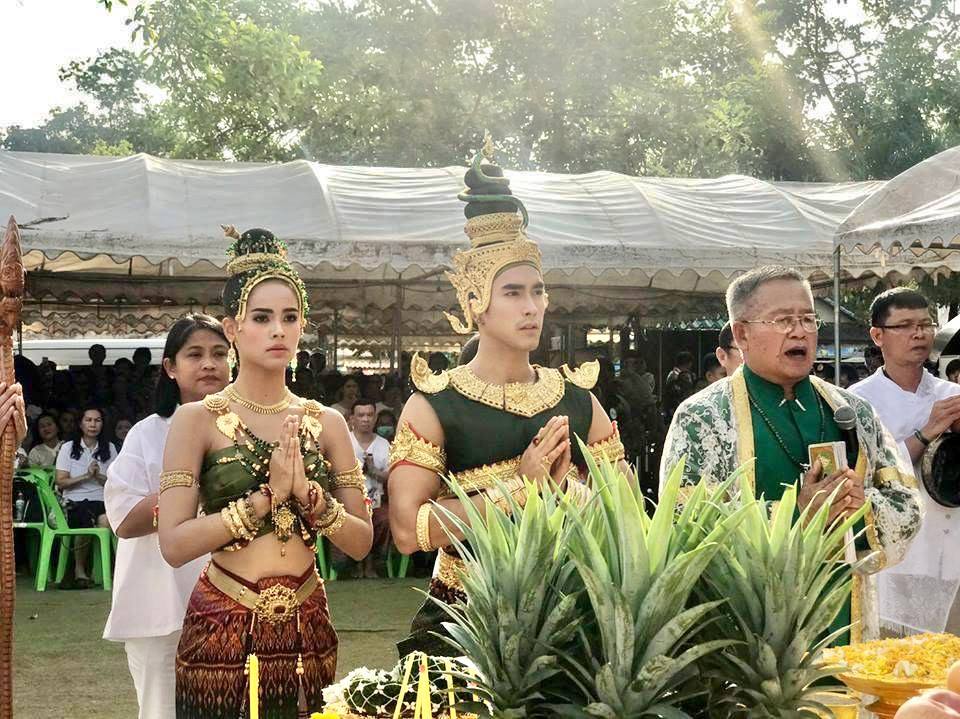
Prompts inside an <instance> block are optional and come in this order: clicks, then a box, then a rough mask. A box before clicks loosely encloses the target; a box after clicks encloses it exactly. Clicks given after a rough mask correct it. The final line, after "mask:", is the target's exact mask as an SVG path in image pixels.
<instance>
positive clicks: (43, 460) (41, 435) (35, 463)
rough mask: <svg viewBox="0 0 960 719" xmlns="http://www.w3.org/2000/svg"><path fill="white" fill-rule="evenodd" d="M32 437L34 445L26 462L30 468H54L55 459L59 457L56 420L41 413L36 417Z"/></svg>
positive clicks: (59, 443) (60, 443)
mask: <svg viewBox="0 0 960 719" xmlns="http://www.w3.org/2000/svg"><path fill="white" fill-rule="evenodd" d="M33 436H34V438H35V439H36V443H35V444H34V445H33V447H32V448H31V449H30V454H28V455H27V462H28V464H29V465H30V466H31V467H54V466H56V464H57V457H59V456H60V446H61V445H62V444H63V442H61V441H60V428H59V427H58V426H57V418H56V417H54V416H53V415H52V414H50V413H49V412H43V413H42V414H40V416H38V417H37V421H36V422H34V425H33Z"/></svg>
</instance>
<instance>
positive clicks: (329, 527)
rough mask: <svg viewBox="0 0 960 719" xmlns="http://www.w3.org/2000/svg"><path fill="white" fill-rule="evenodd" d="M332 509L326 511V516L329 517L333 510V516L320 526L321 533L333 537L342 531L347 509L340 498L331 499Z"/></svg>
mask: <svg viewBox="0 0 960 719" xmlns="http://www.w3.org/2000/svg"><path fill="white" fill-rule="evenodd" d="M330 507H331V509H329V510H327V511H326V512H324V513H323V514H324V517H327V516H328V515H329V514H330V513H331V512H332V513H333V517H332V518H331V519H329V520H328V521H326V522H323V523H322V524H321V526H320V534H321V535H322V536H324V537H332V536H333V535H334V534H336V533H337V532H339V531H340V527H342V526H343V521H344V520H345V519H346V517H347V510H346V509H345V508H344V506H343V502H341V501H340V500H339V499H331V501H330Z"/></svg>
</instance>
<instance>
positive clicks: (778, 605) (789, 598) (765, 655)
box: [679, 475, 868, 719]
mask: <svg viewBox="0 0 960 719" xmlns="http://www.w3.org/2000/svg"><path fill="white" fill-rule="evenodd" d="M739 481H740V484H741V486H740V491H739V495H740V498H741V499H740V501H739V507H740V509H739V510H733V506H734V505H728V506H727V507H723V506H722V505H720V504H717V505H716V506H717V507H718V508H719V510H720V511H721V513H723V512H729V511H743V510H746V514H745V517H744V521H743V522H742V523H740V524H739V525H738V527H737V530H736V531H735V533H734V534H733V535H732V536H731V537H730V539H731V541H728V542H726V543H725V545H724V546H723V548H722V549H721V551H720V552H718V553H717V554H716V556H715V557H714V560H713V561H712V562H711V563H710V564H709V566H708V567H707V568H706V571H705V572H704V574H703V581H702V582H701V583H700V584H699V587H698V592H697V593H698V598H699V599H700V601H711V600H718V599H720V598H724V599H726V600H727V601H726V602H725V603H724V604H723V605H720V606H718V609H717V612H716V615H717V616H716V618H717V621H716V623H714V624H713V625H712V626H711V628H710V634H711V635H712V636H714V637H736V638H738V639H739V640H740V641H739V642H738V643H736V644H734V645H731V646H729V647H727V648H726V649H725V650H724V651H723V652H721V653H718V654H716V655H713V656H712V657H709V658H708V659H707V661H705V662H704V663H703V665H704V671H705V672H706V673H707V674H708V675H709V676H710V677H711V678H712V680H713V681H712V686H713V688H714V690H715V691H714V692H712V696H711V697H710V698H709V707H708V709H707V711H706V714H705V715H706V716H710V717H730V718H731V719H734V718H740V717H744V718H745V717H750V718H751V719H767V718H770V719H788V718H789V719H793V718H794V717H810V718H811V719H812V718H814V717H819V716H829V715H830V714H829V710H827V709H826V707H824V706H823V705H821V704H820V703H818V702H817V701H816V697H815V695H816V694H817V693H819V692H822V691H824V689H826V688H829V687H825V686H823V685H822V684H821V682H822V681H823V680H826V679H828V678H829V677H831V676H833V675H835V674H836V672H837V667H830V666H826V665H825V663H824V662H823V658H822V653H823V650H824V649H825V648H826V647H827V646H829V644H830V643H831V642H832V641H834V640H835V639H836V638H837V637H838V636H840V635H841V634H842V633H843V632H844V631H845V628H844V629H840V630H837V631H834V632H829V628H830V625H831V623H832V622H833V620H834V618H835V617H836V616H837V614H838V613H839V611H840V610H841V608H842V607H843V605H844V603H845V602H846V601H847V600H848V598H849V596H850V590H851V583H852V576H853V571H854V569H855V567H853V566H851V565H850V564H847V563H845V562H844V561H843V546H844V534H845V533H846V531H847V530H848V529H851V528H852V527H853V526H854V525H855V524H856V523H857V522H858V521H859V520H860V519H862V517H863V516H864V515H865V514H866V512H867V509H868V507H867V506H864V507H862V508H861V509H860V510H859V511H858V512H856V513H855V514H853V515H852V516H850V517H848V518H847V519H845V520H843V521H837V522H835V523H834V524H833V525H832V526H828V525H827V521H828V515H829V504H830V503H829V502H825V503H824V504H823V505H822V506H821V508H820V509H819V510H818V511H817V512H815V513H811V512H810V511H809V508H808V509H805V510H804V511H802V512H799V515H798V514H797V488H796V486H792V487H789V488H787V489H786V490H785V491H784V494H783V497H782V498H781V500H780V502H779V503H778V504H776V505H775V506H774V509H773V511H772V513H771V514H770V515H768V512H767V508H766V505H765V503H764V501H763V500H762V499H759V500H758V499H756V498H754V497H753V491H752V488H751V487H750V485H749V483H747V481H746V480H745V478H744V476H743V475H740V477H739ZM701 509H704V508H703V507H701ZM709 511H714V510H712V509H710V510H709ZM695 514H696V511H691V515H690V517H688V519H690V520H691V523H696V522H695V520H696V517H695ZM679 521H680V522H683V517H682V516H681V519H680V520H679ZM695 535H696V532H693V531H691V533H690V539H691V541H694V539H695ZM817 712H824V713H822V714H818V713H817Z"/></svg>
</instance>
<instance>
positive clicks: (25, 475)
mask: <svg viewBox="0 0 960 719" xmlns="http://www.w3.org/2000/svg"><path fill="white" fill-rule="evenodd" d="M45 473H46V471H45V470H43V469H41V468H39V467H36V468H29V469H18V470H17V471H16V473H15V474H14V478H15V479H19V480H21V481H23V482H28V483H29V484H33V485H35V484H36V483H37V482H41V481H46V478H45V477H44V474H45ZM37 501H40V498H39V493H38V495H37ZM40 511H41V512H43V513H44V514H45V513H46V512H45V511H44V509H43V503H42V502H41V503H40ZM13 528H14V529H25V530H27V531H28V532H30V533H29V534H28V535H27V548H28V550H29V555H30V556H29V557H28V560H29V562H28V563H29V566H30V569H31V570H32V571H36V569H37V564H38V561H39V558H40V543H41V538H42V537H43V531H44V530H45V529H46V528H47V525H46V522H14V523H13ZM33 532H36V534H33Z"/></svg>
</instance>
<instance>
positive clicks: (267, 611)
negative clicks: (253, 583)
mask: <svg viewBox="0 0 960 719" xmlns="http://www.w3.org/2000/svg"><path fill="white" fill-rule="evenodd" d="M298 606H299V604H298V603H297V593H296V591H295V590H293V589H291V588H290V587H285V586H283V585H282V584H274V585H273V586H271V587H267V588H266V589H264V590H263V591H262V592H260V599H259V600H257V607H256V609H254V611H255V612H256V613H257V616H259V617H260V618H261V619H263V620H264V621H266V622H269V623H270V624H282V623H283V622H286V621H289V620H290V619H292V618H293V615H294V613H295V612H296V611H297V607H298Z"/></svg>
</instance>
